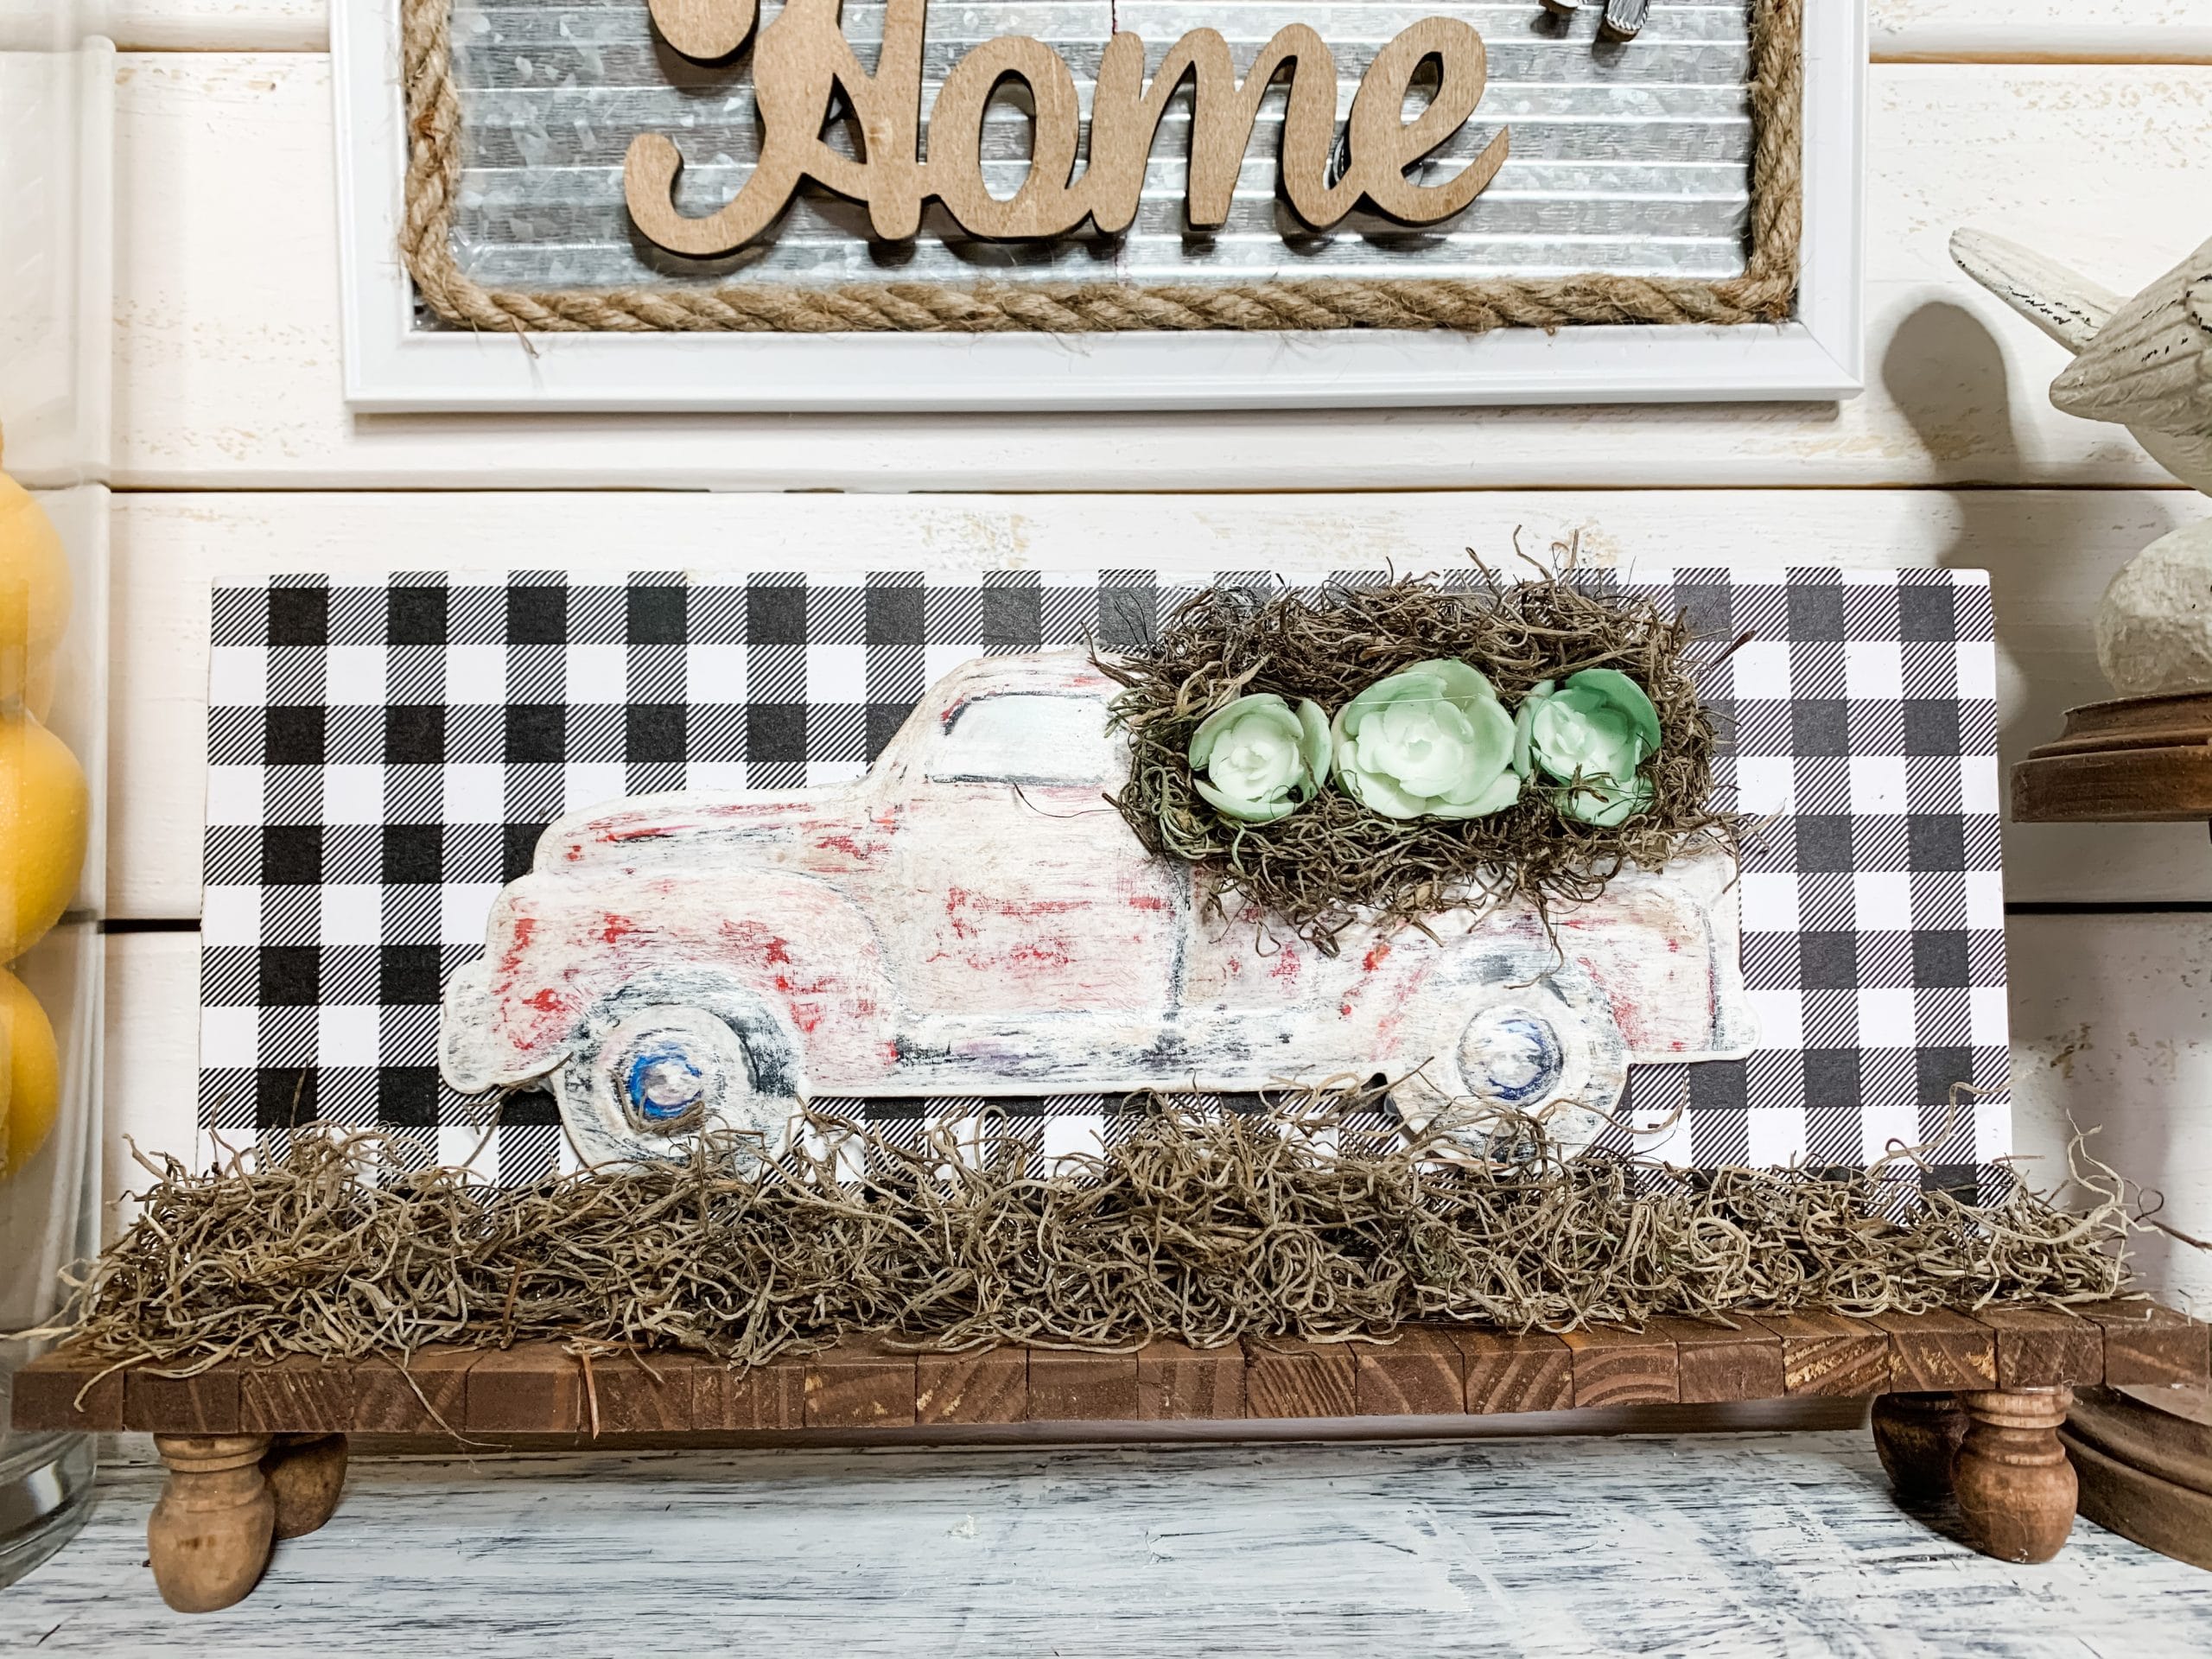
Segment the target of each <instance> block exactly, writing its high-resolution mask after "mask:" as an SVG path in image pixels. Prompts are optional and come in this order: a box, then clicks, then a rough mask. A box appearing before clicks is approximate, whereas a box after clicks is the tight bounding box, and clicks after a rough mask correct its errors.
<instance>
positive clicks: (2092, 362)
mask: <svg viewBox="0 0 2212 1659" xmlns="http://www.w3.org/2000/svg"><path fill="white" fill-rule="evenodd" d="M1951 257H1952V258H1954V259H1955V260H1956V261H1957V262H1958V264H1959V268H1960V269H1961V270H1963V271H1965V272H1966V273H1967V276H1969V277H1973V278H1974V281H1976V282H1978V283H1980V284H1981V285H1982V286H1983V287H1984V288H1986V289H1988V290H1989V291H1990V292H1991V293H1993V294H1994V295H1996V296H1997V297H1998V298H1999V299H2000V300H2003V301H2004V302H2005V304H2007V305H2009V306H2011V307H2012V309H2014V310H2015V311H2017V312H2018V313H2019V314H2020V315H2022V316H2024V317H2025V318H2027V320H2028V321H2031V322H2032V323H2034V324H2035V325H2036V326H2037V327H2039V328H2041V329H2042V330H2043V331H2044V333H2045V334H2049V335H2050V337H2051V338H2052V339H2053V340H2056V341H2057V342H2058V343H2059V344H2060V345H2062V346H2065V347H2066V348H2067V349H2068V350H2069V351H2070V352H2072V353H2075V359H2074V362H2073V365H2072V366H2071V367H2069V369H2067V371H2066V372H2064V373H2063V374H2062V375H2060V376H2059V377H2058V378H2057V379H2056V380H2054V381H2053V382H2052V383H2051V387H2050V401H2051V403H2052V404H2054V405H2055V406H2056V407H2057V408H2059V409H2061V410H2064V411H2065V412H2066V413H2068V414H2069V415H2079V416H2082V417H2083V418H2084V419H2086V420H2092V421H2115V422H2118V423H2120V424H2121V425H2124V426H2125V427H2126V428H2127V429H2128V430H2129V431H2130V432H2131V433H2133V435H2134V436H2135V441H2136V442H2138V443H2140V444H2141V445H2142V446H2143V448H2145V449H2146V450H2147V451H2149V452H2150V455H2151V458H2152V460H2153V461H2157V462H2158V464H2159V465H2160V466H2161V467H2164V468H2165V469H2166V470H2167V471H2168V472H2170V473H2171V474H2173V475H2174V476H2175V477H2176V478H2177V479H2179V480H2181V481H2182V482H2183V483H2184V484H2187V485H2189V486H2191V487H2192V488H2195V489H2198V490H2202V491H2203V492H2204V493H2207V494H2212V242H2207V243H2206V244H2205V245H2203V246H2202V247H2201V248H2199V249H2197V250H2196V252H2194V253H2192V254H2190V256H2189V257H2188V258H2186V259H2184V260H2183V261H2182V262H2181V264H2177V265H2176V266H2175V267H2174V268H2173V269H2172V270H2170V271H2168V272H2167V273H2166V274H2165V275H2164V276H2163V277H2159V278H2158V281H2157V282H2155V283H2152V284H2151V286H2150V287H2148V288H2146V289H2144V290H2143V291H2142V292H2141V293H2140V294H2138V295H2137V296H2135V297H2134V298H2133V299H2132V300H2123V299H2122V298H2121V297H2120V296H2119V295H2117V294H2114V293H2113V292H2112V291H2111V290H2110V289H2105V288H2100V287H2099V286H2098V285H2097V284H2096V283H2093V282H2090V281H2089V280H2088V278H2087V277H2082V276H2079V275H2077V274H2076V273H2075V272H2074V271H2071V270H2068V269H2067V268H2066V267H2065V266H2063V265H2062V264H2058V263H2057V262H2056V260H2052V259H2046V258H2045V257H2043V256H2042V255H2041V254H2039V253H2036V252H2034V251H2031V250H2030V249H2027V248H2024V247H2021V246H2020V245H2018V243H2014V242H2007V241H2005V239H2004V238H2001V237H1995V236H1991V235H1989V234H1987V233H1986V232H1981V231H1960V232H1956V233H1955V234H1954V235H1953V236H1952V238H1951ZM2097 660H2098V662H2099V663H2100V664H2101V665H2102V667H2103V669H2104V671H2105V677H2106V678H2107V679H2108V680H2110V681H2111V682H2112V684H2113V690H2116V691H2119V692H2120V693H2122V694H2123V695H2126V696H2148V695H2152V694H2155V693H2159V692H2171V691H2185V690H2204V689H2206V688H2207V687H2212V519H2208V520H2206V521H2205V522H2203V523H2202V524H2191V525H2190V526H2189V527H2188V528H2186V529H2183V530H2177V531H2174V532H2173V533H2172V534H2171V535H2170V536H2165V537H2160V538H2159V539H2158V541H2155V542H2153V543H2151V545H2150V546H2148V547H2146V548H2145V549H2144V550H2143V551H2142V552H2140V553H2139V554H2138V555H2136V556H2135V557H2134V559H2133V561H2131V562H2130V563H2128V565H2127V566H2126V569H2123V570H2121V571H2120V574H2119V575H2117V576H2115V577H2113V582H2112V586H2111V587H2110V588H2107V589H2106V590H2105V597H2104V603H2103V604H2102V605H2101V607H2099V608H2098V612H2097Z"/></svg>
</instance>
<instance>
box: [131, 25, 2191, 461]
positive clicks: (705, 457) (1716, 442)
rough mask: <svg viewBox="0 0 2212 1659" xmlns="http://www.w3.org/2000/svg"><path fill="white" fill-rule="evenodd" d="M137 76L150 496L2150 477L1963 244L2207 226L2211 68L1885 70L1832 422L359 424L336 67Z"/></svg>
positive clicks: (2132, 239) (142, 445)
mask: <svg viewBox="0 0 2212 1659" xmlns="http://www.w3.org/2000/svg"><path fill="white" fill-rule="evenodd" d="M120 73H121V76H122V81H121V85H120V86H119V89H118V106H119V119H120V122H121V128H122V144H121V162H120V165H121V168H122V175H123V177H122V202H123V206H122V219H123V226H124V229H123V232H122V235H121V247H120V249H119V253H118V266H119V277H118V288H119V294H120V299H119V307H120V309H119V321H120V357H121V365H120V369H119V382H118V418H119V420H120V423H121V428H120V433H119V436H118V462H117V464H118V474H119V476H120V477H121V478H122V479H123V480H124V481H125V482H127V483H128V484H129V485H131V486H137V487H142V488H143V487H166V486H183V487H195V488H198V487H223V486H233V487H239V486H259V485H269V486H287V487H303V486H314V485H316V484H318V483H332V484H336V483H343V484H346V485H353V486H374V485H389V486H404V487H424V486H469V485H486V484H493V485H501V484H504V485H531V484H545V485H556V486H571V487H573V486H589V485H594V484H604V485H620V486H648V487H670V486H685V485H691V486H698V485H707V486H717V487H723V488H740V487H752V488H818V487H849V488H867V489H878V490H893V489H906V488H914V489H929V488H938V487H942V486H944V485H946V484H948V483H955V482H957V484H959V485H960V486H964V487H969V488H1001V487H1003V488H1052V489H1065V488H1071V487H1102V488H1116V489H1194V488H1208V487H1213V488H1241V489H1268V488H1286V489H1314V488H1365V487H1375V486H1420V487H1469V486H1481V487H1502V486H1516V485H1517V486H1549V487H1560V486H1579V487H1596V486H1644V485H1650V486H1681V485H1689V484H1704V485H1763V484H1764V485H1777V486H1802V485H1808V484H1821V483H1827V484H1852V485H1862V486H1863V485H1885V484H1887V485H1894V484H1910V483H1921V482H1931V481H1959V482H1975V483H1986V482H1998V483H2031V482H2034V483H2087V484H2106V485H2113V484H2131V485H2152V484H2158V483H2161V482H2163V481H2164V475H2163V474H2159V473H2158V471H2157V469H2156V468H2155V467H2153V466H2152V463H2151V462H2150V461H2148V460H2147V459H2146V458H2145V457H2144V456H2142V455H2141V454H2140V453H2139V451H2138V450H2137V449H2136V448H2135V447H2134V445H2133V442H2132V441H2131V440H2130V439H2129V438H2128V437H2127V436H2126V434H2125V433H2124V432H2122V431H2120V430H2119V429H2115V428H2110V427H2103V426H2096V425H2092V424H2089V423H2082V422H2080V421H2076V420H2074V419H2072V418H2071V417H2069V416H2061V415H2059V414H2057V413H2056V411H2054V410H2051V409H2050V407H2049V404H2048V403H2047V401H2046V399H2045V395H2044V393H2045V388H2046V387H2047V385H2048V383H2049V381H2050V378H2051V376H2052V375H2053V374H2054V373H2055V372H2056V371H2057V369H2058V368H2059V367H2060V366H2061V363H2062V361H2063V359H2062V358H2061V355H2060V353H2059V352H2058V350H2057V348H2056V347H2055V346H2052V345H2051V344H2050V342H2049V341H2047V340H2044V338H2043V337H2042V336H2041V335H2040V334H2037V333H2036V332H2035V331H2034V330H2033V329H2031V327H2029V326H2028V325H2027V324H2025V323H2024V322H2021V321H2019V320H2018V319H2017V318H2015V317H2013V316H2012V315H2011V314H2010V313H2009V312H2007V311H2005V310H2004V308H2002V307H2001V306H2000V305H1999V303H1998V302H1996V301H1995V300H1994V299H1993V298H1991V297H1990V296H1986V295H1985V294H1983V293H1982V292H1981V291H1980V289H1977V288H1975V287H1974V286H1973V285H1972V284H1971V283H1968V282H1967V280H1966V279H1965V278H1964V277H1962V276H1961V275H1960V274H1959V273H1958V272H1957V271H1956V270H1954V269H1953V267H1952V266H1951V264H1950V261H1949V259H1948V255H1947V253H1946V252H1945V247H1944V245H1945V241H1946V239H1947V238H1948V234H1949V232H1950V230H1951V229H1952V228H1953V226H1955V225H1957V224H1959V223H1961V222H1964V221H1967V220H1973V221H1975V222H1978V223H1982V224H1986V225H1989V226H1993V227H1997V228H2001V229H2004V230H2005V231H2007V232H2010V233H2012V234H2014V235H2016V236H2018V237H2019V238H2022V239H2024V240H2027V241H2030V242H2033V243H2040V244H2042V245H2044V246H2046V247H2048V248H2049V249H2050V250H2051V251H2053V252H2055V253H2065V254H2068V255H2069V256H2070V257H2075V258H2076V259H2077V260H2078V261H2079V262H2080V263H2082V264H2083V265H2084V266H2085V267H2086V268H2087V269H2088V270H2090V271H2091V273H2092V274H2094V275H2096V276H2098V277H2101V278H2104V279H2107V280H2109V281H2111V282H2112V283H2114V284H2116V285H2119V286H2121V287H2125V288H2128V289H2133V287H2135V286H2137V285H2138V284H2139V283H2141V282H2143V281H2145V280H2147V279H2148V278H2149V277H2151V276H2152V275H2155V274H2156V273H2157V272H2158V270H2162V269H2164V267H2165V266H2166V265H2167V264H2170V263H2171V260H2172V258H2173V257H2175V256H2176V254H2177V252H2178V251H2183V250H2184V249H2185V246H2186V243H2187V241H2188V239H2189V238H2190V236H2191V235H2193V234H2194V232H2190V231H2188V230H2185V229H2183V228H2181V227H2179V226H2177V225H2176V223H2175V221H2174V212H2173V208H2174V204H2176V203H2178V202H2184V201H2188V200H2196V199H2199V198H2200V197H2201V194H2202V187H2201V182H2200V181H2198V179H2197V177H2196V161H2197V159H2198V157H2197V154H2196V148H2195V147H2194V146H2192V145H2190V144H2189V143H2183V142H2179V141H2178V140H2177V135H2180V134H2184V133H2196V132H2201V131H2202V130H2205V129H2206V128H2207V127H2208V126H2212V69H2207V68H2128V67H2097V68H2089V69H2024V68H2013V67H1885V68H1878V69H1877V70H1876V71H1875V73H1874V75H1873V84H1872V101H1873V108H1874V116H1873V120H1872V139H1871V144H1872V151H1871V155H1870V158H1869V189H1868V198H1869V200H1868V211H1869V215H1870V217H1869V225H1870V232H1871V234H1870V236H1869V238H1868V248H1869V261H1870V268H1869V272H1868V284H1867V290H1866V298H1867V307H1868V313H1869V317H1870V334H1869V344H1870V346H1871V350H1870V353H1869V359H1870V377H1871V379H1872V385H1871V387H1870V390H1869V391H1867V392H1866V395H1865V396H1863V397H1859V398H1858V399H1857V400H1855V401H1854V402H1852V403H1850V404H1845V405H1843V406H1842V407H1840V409H1839V408H1836V407H1834V406H1830V405H1825V404H1821V405H1783V406H1765V407H1751V406H1734V407H1727V406H1714V407H1700V408H1675V409H1669V410H1620V409H1615V410H1590V409H1578V408H1567V409H1552V410H1433V411H1429V410H1423V411H1419V412H1406V411H1374V412H1309V413H1286V414H1267V413H1249V414H1233V415H1224V414H1202V415H1201V414H1192V415H1183V416H1105V417H1102V416H1072V415H1071V416H1046V417H1039V416H977V417H972V418H963V419H953V418H947V417H943V416H937V417H923V418H914V417H897V416H860V417H845V418H838V417H831V416H810V417H783V416H743V417H693V418H679V419H670V418H665V417H654V416H594V417H576V418H573V419H563V420H560V421H557V422H556V421H547V420H543V419H540V418H532V417H528V416H481V417H468V416H463V417H455V416H375V417H372V416H351V415H349V414H348V412H347V411H346V408H345V406H344V404H343V403H342V402H341V400H340V366H339V340H338V327H337V295H338V273H337V270H336V247H337V242H336V236H335V231H334V214H335V207H334V197H333V188H334V185H333V167H332V159H331V152H330V145H331V125H330V122H331V111H330V92H329V85H328V75H329V71H328V65H327V60H324V59H323V58H321V56H318V55H292V56H278V55H260V56H238V55H232V54H190V55H184V56H133V57H129V58H126V60H124V64H123V67H122V69H121V72H120ZM487 348H490V349H507V347H506V346H505V345H496V346H493V345H490V344H489V343H487ZM512 349H514V350H517V351H519V350H521V349H523V348H522V346H521V345H520V344H519V343H516V344H515V345H514V346H512Z"/></svg>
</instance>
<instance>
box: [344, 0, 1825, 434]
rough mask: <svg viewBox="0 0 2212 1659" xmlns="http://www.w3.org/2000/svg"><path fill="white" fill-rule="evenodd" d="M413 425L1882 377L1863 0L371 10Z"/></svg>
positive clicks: (356, 268)
mask: <svg viewBox="0 0 2212 1659" xmlns="http://www.w3.org/2000/svg"><path fill="white" fill-rule="evenodd" d="M335 40H336V44H337V48H338V52H339V55H340V64H339V69H338V104H339V111H338V113H339V131H340V150H339V153H340V158H341V161H340V167H341V179H340V183H341V199H342V208H343V222H344V230H345V238H346V251H345V281H346V321H347V337H346V372H347V389H348V395H349V397H351V399H352V400H353V402H354V403H355V404H357V405H359V406H361V407H364V408H370V409H378V408H382V409H420V408H484V409H514V408H530V407H569V408H639V409H652V408H670V409H682V408H725V409H768V410H777V409H782V410H804V409H868V408H875V409H893V408H924V409H926V408H939V409H961V408H970V409H988V408H1001V409H1004V408H1037V409H1052V408H1102V409H1103V408H1123V409H1128V408H1146V407H1169V406H1175V405H1202V406H1205V405H1210V406H1217V407H1240V406H1241V407H1250V406H1261V405H1319V404H1451V403H1482V402H1605V401H1637V400H1656V399H1662V398H1665V399H1676V398H1685V397H1688V398H1730V397H1796V398H1802V397H1841V396H1848V395H1850V394H1852V393H1853V392H1855V391H1857V390H1858V389H1859V339H1858V334H1859V302H1858V234H1859V202H1858V194H1859V95H1860V81H1861V78H1862V72H1863V65H1864V61H1865V55H1866V54H1865V45H1864V21H1863V16H1862V15H1861V10H1860V8H1859V7H1857V6H1855V5H1851V4H1846V3H1840V0H1651V3H1649V5H1648V6H1646V5H1637V4H1632V3H1625V0H1610V3H1607V0H1579V3H1578V0H1543V3H1541V4H1539V3H1537V0H1422V3H1413V4H1405V3H1396V0H976V3H972V4H966V5H963V6H959V7H957V8H956V7H952V6H950V5H947V4H945V3H944V0H939V3H938V5H936V6H935V7H932V6H931V5H930V3H929V0H842V3H841V0H768V3H765V4H764V3H761V0H339V4H338V26H337V30H336V35H335Z"/></svg>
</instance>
